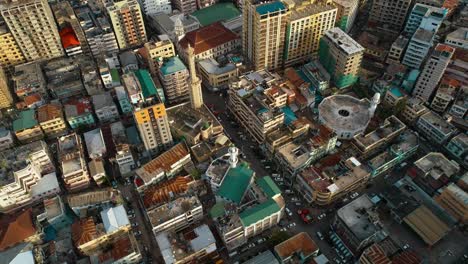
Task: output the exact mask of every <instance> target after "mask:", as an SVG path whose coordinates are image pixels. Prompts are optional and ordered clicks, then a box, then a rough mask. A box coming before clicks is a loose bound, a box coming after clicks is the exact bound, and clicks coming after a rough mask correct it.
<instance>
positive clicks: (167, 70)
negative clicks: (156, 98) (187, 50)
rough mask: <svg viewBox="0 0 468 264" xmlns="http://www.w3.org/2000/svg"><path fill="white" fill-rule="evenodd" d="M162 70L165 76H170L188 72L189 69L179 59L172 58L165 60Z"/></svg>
mask: <svg viewBox="0 0 468 264" xmlns="http://www.w3.org/2000/svg"><path fill="white" fill-rule="evenodd" d="M160 70H161V72H162V74H163V75H169V74H173V73H176V72H180V71H183V70H187V67H185V64H184V63H183V62H182V61H181V60H180V59H179V57H171V58H167V59H165V60H164V64H163V65H162V67H161V69H160Z"/></svg>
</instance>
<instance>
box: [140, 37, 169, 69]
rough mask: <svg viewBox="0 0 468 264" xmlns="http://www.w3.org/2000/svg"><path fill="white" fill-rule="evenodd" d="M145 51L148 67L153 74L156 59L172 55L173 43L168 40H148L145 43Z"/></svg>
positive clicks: (155, 67)
mask: <svg viewBox="0 0 468 264" xmlns="http://www.w3.org/2000/svg"><path fill="white" fill-rule="evenodd" d="M145 53H146V56H147V60H148V64H149V68H150V71H151V74H152V75H153V76H156V75H157V68H158V67H157V60H158V59H161V58H170V57H174V56H175V55H176V54H175V50H174V44H173V43H172V42H171V41H170V40H169V39H165V40H161V41H150V42H147V43H145Z"/></svg>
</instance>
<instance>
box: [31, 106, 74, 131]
mask: <svg viewBox="0 0 468 264" xmlns="http://www.w3.org/2000/svg"><path fill="white" fill-rule="evenodd" d="M37 121H39V125H40V126H41V128H42V131H44V134H45V135H46V136H47V137H56V136H59V135H63V134H64V133H67V125H66V121H65V117H64V115H63V112H62V105H61V104H60V103H50V104H46V105H43V106H41V107H39V108H38V109H37Z"/></svg>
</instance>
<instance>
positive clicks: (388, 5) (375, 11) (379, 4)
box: [369, 0, 412, 32]
mask: <svg viewBox="0 0 468 264" xmlns="http://www.w3.org/2000/svg"><path fill="white" fill-rule="evenodd" d="M411 2H412V0H393V1H388V0H374V1H372V7H371V11H370V16H369V23H373V24H375V25H376V26H378V27H379V28H384V29H388V30H391V31H395V32H400V30H401V28H402V27H403V25H404V23H405V19H406V15H407V14H408V10H409V8H410V6H411Z"/></svg>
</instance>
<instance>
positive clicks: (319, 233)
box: [316, 231, 324, 240]
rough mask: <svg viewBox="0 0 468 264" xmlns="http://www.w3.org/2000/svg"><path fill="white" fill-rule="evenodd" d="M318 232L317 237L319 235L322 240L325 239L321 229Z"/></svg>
mask: <svg viewBox="0 0 468 264" xmlns="http://www.w3.org/2000/svg"><path fill="white" fill-rule="evenodd" d="M316 234H317V237H318V238H319V239H320V240H323V239H324V237H323V235H322V233H321V232H320V231H317V233H316Z"/></svg>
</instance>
